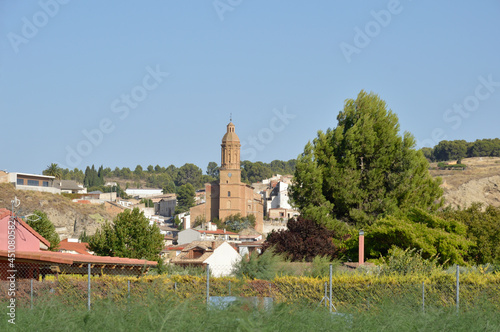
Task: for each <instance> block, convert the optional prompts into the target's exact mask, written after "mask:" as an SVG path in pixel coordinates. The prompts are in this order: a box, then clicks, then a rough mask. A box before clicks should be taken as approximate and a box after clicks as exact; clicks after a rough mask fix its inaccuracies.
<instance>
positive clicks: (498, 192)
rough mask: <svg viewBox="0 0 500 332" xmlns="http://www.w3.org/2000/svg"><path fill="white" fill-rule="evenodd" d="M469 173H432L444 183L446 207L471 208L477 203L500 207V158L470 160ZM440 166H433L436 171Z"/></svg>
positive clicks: (446, 171)
mask: <svg viewBox="0 0 500 332" xmlns="http://www.w3.org/2000/svg"><path fill="white" fill-rule="evenodd" d="M462 164H465V165H467V169H466V170H464V171H460V170H432V169H431V171H430V173H431V175H432V176H434V177H436V176H440V177H441V178H442V179H443V184H442V186H441V187H442V188H443V189H444V197H445V199H446V205H451V206H454V207H457V206H460V207H468V206H470V205H471V204H472V203H474V202H480V203H483V204H485V205H493V206H496V207H499V206H500V158H498V157H477V158H466V159H463V160H462ZM436 166H437V164H436V163H434V164H431V168H432V167H436Z"/></svg>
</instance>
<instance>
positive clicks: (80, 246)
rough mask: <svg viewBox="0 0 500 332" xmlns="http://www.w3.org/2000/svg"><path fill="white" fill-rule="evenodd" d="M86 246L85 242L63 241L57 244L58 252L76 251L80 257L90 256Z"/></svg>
mask: <svg viewBox="0 0 500 332" xmlns="http://www.w3.org/2000/svg"><path fill="white" fill-rule="evenodd" d="M87 244H88V243H85V242H68V239H64V240H62V241H61V242H59V251H60V250H66V251H76V252H77V253H79V254H82V255H91V254H90V253H89V251H88V249H87Z"/></svg>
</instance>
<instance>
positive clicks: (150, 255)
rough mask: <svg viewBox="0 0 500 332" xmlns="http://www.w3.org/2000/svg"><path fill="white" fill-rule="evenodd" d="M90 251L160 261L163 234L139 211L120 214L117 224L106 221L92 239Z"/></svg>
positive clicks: (100, 254) (115, 220) (105, 254)
mask: <svg viewBox="0 0 500 332" xmlns="http://www.w3.org/2000/svg"><path fill="white" fill-rule="evenodd" d="M88 246H89V249H90V250H92V251H94V252H95V254H96V255H99V256H114V257H127V258H139V259H148V260H158V259H159V254H160V252H161V250H162V249H163V235H161V233H160V229H159V228H158V226H156V225H155V224H153V225H150V224H149V220H148V218H146V217H145V216H144V213H143V212H141V211H140V210H139V209H138V208H135V209H133V210H132V211H130V210H128V209H127V210H125V211H123V212H122V213H120V214H119V215H118V216H117V217H116V218H115V219H114V223H113V224H110V223H109V222H106V223H105V224H104V225H103V226H102V227H101V229H99V230H97V232H96V233H95V234H94V235H93V236H91V237H90V240H89V245H88Z"/></svg>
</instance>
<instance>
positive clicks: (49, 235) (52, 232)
mask: <svg viewBox="0 0 500 332" xmlns="http://www.w3.org/2000/svg"><path fill="white" fill-rule="evenodd" d="M26 222H27V224H28V225H30V226H31V228H33V229H34V230H35V231H37V232H38V234H40V235H41V236H43V237H44V238H45V239H46V240H47V241H49V242H50V247H49V250H52V251H54V250H56V249H57V248H58V247H59V241H60V239H59V235H58V234H57V232H56V228H55V226H54V224H53V223H52V221H50V220H49V218H48V217H47V214H46V213H45V212H42V211H39V210H35V211H33V214H32V215H30V216H28V217H27V218H26Z"/></svg>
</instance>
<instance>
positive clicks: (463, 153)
mask: <svg viewBox="0 0 500 332" xmlns="http://www.w3.org/2000/svg"><path fill="white" fill-rule="evenodd" d="M422 152H423V153H424V156H425V157H426V158H427V159H429V160H430V161H448V160H460V159H463V158H472V157H500V139H499V138H494V139H478V140H476V141H475V142H466V141H465V140H455V141H441V142H439V143H438V144H437V145H436V146H435V147H434V148H422Z"/></svg>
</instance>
